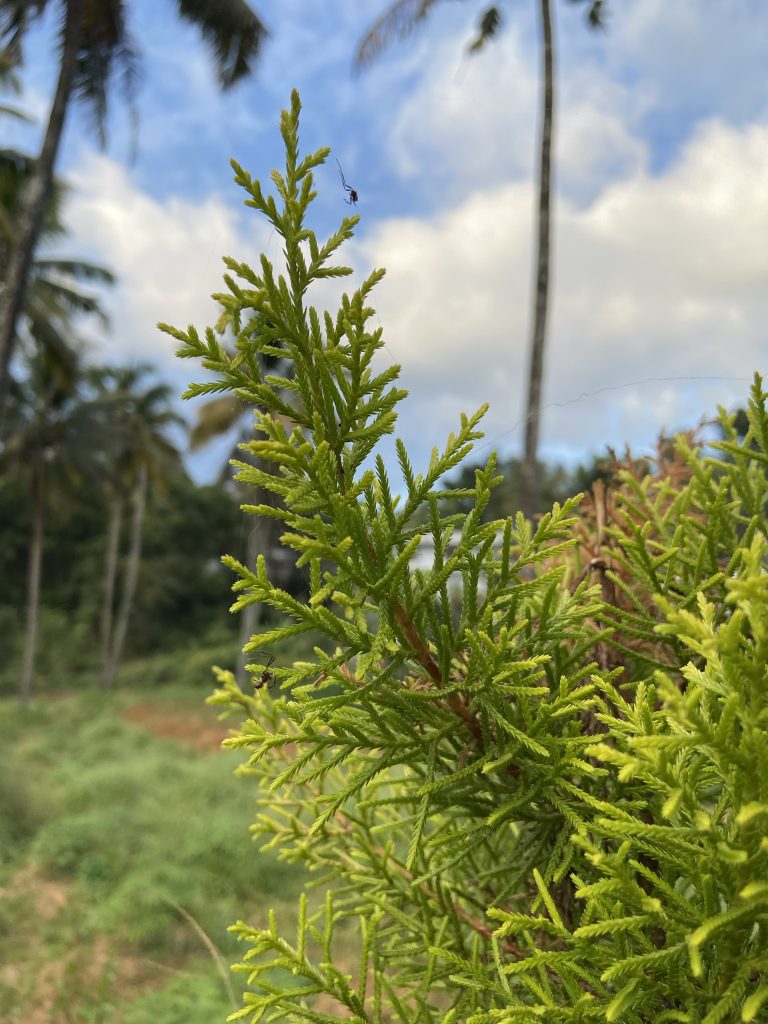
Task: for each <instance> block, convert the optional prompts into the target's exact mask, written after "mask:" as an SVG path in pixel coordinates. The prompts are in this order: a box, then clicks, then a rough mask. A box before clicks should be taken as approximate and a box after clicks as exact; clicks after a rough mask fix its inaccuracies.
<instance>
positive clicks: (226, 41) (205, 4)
mask: <svg viewBox="0 0 768 1024" xmlns="http://www.w3.org/2000/svg"><path fill="white" fill-rule="evenodd" d="M178 9H179V15H180V16H181V17H182V18H185V19H186V20H187V21H189V22H191V23H192V24H193V25H195V26H196V27H197V28H198V29H199V30H200V32H201V33H202V36H203V38H204V39H205V41H206V42H207V43H208V45H209V46H210V48H211V52H212V53H213V58H214V61H215V62H216V71H217V74H218V78H219V84H220V85H221V87H222V89H229V88H230V87H231V86H233V85H234V84H235V83H236V82H238V81H239V80H240V79H241V78H244V77H245V76H246V75H249V74H250V73H251V71H252V70H253V66H254V64H255V62H256V61H257V60H258V58H259V56H260V54H261V48H262V46H263V44H264V42H265V41H266V39H267V37H268V36H269V30H268V29H267V27H266V25H265V24H264V22H263V21H262V20H261V19H260V18H259V17H258V15H257V14H256V13H255V12H254V11H253V10H252V9H251V7H250V5H249V4H247V3H245V0H178Z"/></svg>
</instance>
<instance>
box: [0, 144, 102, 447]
mask: <svg viewBox="0 0 768 1024" xmlns="http://www.w3.org/2000/svg"><path fill="white" fill-rule="evenodd" d="M33 167H34V160H33V159H32V157H30V156H28V155H27V154H25V153H20V152H19V151H18V150H14V149H0V282H3V280H4V277H5V273H6V271H7V268H8V263H9V258H10V253H11V251H12V249H13V246H14V244H15V240H16V237H17V225H18V221H19V217H20V215H21V211H22V204H23V199H22V197H23V193H24V190H25V187H26V185H27V184H28V183H29V180H30V178H31V175H32V170H33ZM63 194H64V187H63V186H62V184H61V183H60V182H54V184H53V187H52V191H51V197H50V200H49V203H48V206H47V208H46V211H45V218H44V221H43V228H42V233H41V238H42V240H44V241H45V242H49V241H55V240H56V239H57V238H59V237H61V236H62V235H63V234H64V226H63V224H62V222H61V217H60V207H61V200H62V197H63ZM93 283H98V284H113V283H114V277H113V275H112V274H111V273H110V272H109V271H108V270H107V269H106V268H104V267H101V266H97V265H96V264H93V263H88V262H86V261H83V260H74V259H67V258H63V257H61V258H52V257H51V258H44V257H40V258H36V259H33V261H32V264H31V266H30V271H29V285H28V288H27V290H26V293H25V296H24V303H23V306H22V310H21V317H20V320H19V322H18V324H17V328H18V339H19V340H20V342H21V343H22V345H25V347H26V348H27V350H28V352H27V354H28V355H29V356H31V350H32V349H34V348H35V347H42V348H43V349H46V350H50V354H51V357H52V358H54V359H55V358H57V353H58V359H59V361H62V360H64V361H66V359H67V352H68V351H69V349H70V347H71V343H72V328H71V320H72V316H73V314H76V313H90V314H93V315H95V316H96V317H97V318H98V319H99V320H101V322H102V324H103V325H105V326H106V323H107V318H106V315H105V314H104V312H103V310H102V308H101V304H100V301H99V299H98V297H97V295H95V294H93V293H91V292H90V291H87V290H84V286H87V285H90V284H93ZM25 343H26V344H25ZM2 422H3V417H2V411H1V410H0V436H1V435H2Z"/></svg>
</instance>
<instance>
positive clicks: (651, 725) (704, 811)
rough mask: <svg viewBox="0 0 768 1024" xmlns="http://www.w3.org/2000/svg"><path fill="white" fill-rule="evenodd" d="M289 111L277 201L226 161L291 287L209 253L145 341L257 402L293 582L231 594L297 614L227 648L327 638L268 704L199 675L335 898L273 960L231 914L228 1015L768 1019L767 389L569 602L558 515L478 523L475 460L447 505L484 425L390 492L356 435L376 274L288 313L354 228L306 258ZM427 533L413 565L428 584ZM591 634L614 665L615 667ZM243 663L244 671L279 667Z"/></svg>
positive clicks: (387, 373) (756, 393)
mask: <svg viewBox="0 0 768 1024" xmlns="http://www.w3.org/2000/svg"><path fill="white" fill-rule="evenodd" d="M299 111H300V104H299V99H298V95H297V94H296V93H294V94H293V96H292V104H291V110H290V111H289V112H288V111H284V112H283V115H282V122H281V131H282V136H283V140H284V143H285V148H286V167H285V172H284V174H282V175H281V174H277V173H274V174H273V178H272V180H273V183H274V185H275V188H276V191H277V198H274V197H272V196H268V195H265V194H264V193H263V192H262V189H261V187H260V185H259V183H258V182H255V181H253V180H252V179H251V178H250V176H249V175H247V174H246V173H245V172H244V171H243V170H242V169H241V168H239V167H237V166H235V171H236V180H237V182H238V183H239V184H240V185H241V186H242V187H243V188H244V189H245V191H246V192H247V193H248V196H249V198H248V200H247V205H250V206H253V207H254V208H255V209H257V210H258V211H259V212H261V213H262V214H263V215H264V216H265V217H266V218H267V219H268V221H269V222H270V223H271V224H272V225H273V227H274V229H275V231H276V232H277V234H278V235H279V236H280V237H281V238H282V239H283V242H284V254H285V272H284V273H283V274H278V273H276V271H275V269H274V268H273V266H272V264H271V263H270V261H269V260H268V259H267V258H266V257H265V256H262V258H261V262H260V266H259V269H258V272H256V271H254V270H252V269H251V268H250V267H248V266H246V265H244V264H241V263H237V262H236V261H234V260H227V261H226V262H227V266H228V268H229V270H230V275H229V276H227V277H226V282H227V287H228V291H227V292H226V293H225V294H222V295H219V296H217V298H218V300H219V302H220V304H221V307H222V317H221V321H220V323H219V325H218V330H217V331H214V330H208V331H207V332H206V333H205V336H204V337H200V336H199V335H198V333H197V332H196V331H195V330H194V329H193V328H191V327H190V328H189V329H188V330H187V331H180V330H175V329H172V328H165V329H166V330H167V331H169V333H171V334H172V335H173V336H174V337H175V338H177V339H178V340H179V341H180V342H181V344H182V348H181V350H180V355H182V356H184V357H194V358H199V359H201V360H202V363H203V365H204V366H205V367H206V368H207V369H209V370H211V371H213V373H214V375H215V380H213V381H212V382H210V383H206V384H200V385H194V386H193V387H191V388H190V390H189V392H188V394H189V395H199V394H207V393H211V392H221V391H228V392H232V393H233V394H235V395H237V396H238V397H239V398H240V399H242V400H243V401H245V402H248V403H249V404H251V405H252V406H253V407H254V409H255V410H256V437H255V438H254V439H253V440H251V441H249V442H248V443H247V444H246V445H244V447H245V448H246V449H247V451H248V452H249V453H250V455H251V456H252V457H253V461H248V462H246V461H243V462H241V463H237V466H238V479H239V480H241V481H242V482H244V483H246V484H253V485H255V486H256V487H257V488H258V489H259V490H260V491H262V492H263V491H264V490H266V491H269V492H271V494H272V495H274V498H275V500H274V504H268V503H264V502H262V503H259V504H255V505H253V506H247V507H248V509H249V511H251V512H252V513H253V514H254V515H257V516H271V517H276V518H278V519H279V520H281V521H282V523H283V526H284V532H283V535H282V543H283V544H284V545H286V546H287V547H288V548H290V549H291V550H292V551H293V552H295V555H296V558H297V561H298V563H299V564H300V565H305V566H307V567H308V574H309V586H310V597H309V600H308V601H307V602H302V601H300V600H297V599H296V598H295V597H293V596H292V595H290V594H289V593H287V592H285V591H283V590H281V589H279V588H278V587H276V586H274V585H273V584H272V583H271V582H270V579H269V577H268V573H267V570H266V566H265V563H264V559H263V558H262V559H260V560H259V563H258V565H257V566H256V567H255V569H253V570H252V569H251V568H249V567H248V566H245V565H241V564H240V563H238V562H236V561H235V560H234V559H231V558H227V559H226V562H227V564H228V565H229V566H231V568H232V569H233V570H234V571H235V573H236V574H237V576H238V581H237V583H236V584H235V590H236V591H237V592H238V595H239V596H238V598H237V601H236V603H235V606H234V607H235V608H242V607H244V606H245V605H246V604H248V603H249V602H263V603H264V604H266V605H269V606H271V607H272V608H274V609H276V610H277V611H278V612H280V613H281V615H282V621H283V622H284V623H285V624H283V625H279V626H277V627H275V628H271V629H267V630H266V631H265V632H263V633H261V634H260V635H258V636H255V637H253V638H252V640H251V643H250V644H249V649H250V650H257V649H259V650H260V649H263V648H265V647H269V646H271V645H274V648H273V649H274V650H275V651H277V652H279V650H280V643H281V641H283V640H286V639H287V638H289V637H292V636H295V635H297V634H300V633H304V632H307V631H310V630H311V631H317V632H318V633H320V634H322V635H323V636H324V637H326V638H327V641H328V643H327V644H326V645H325V647H324V649H323V650H321V649H320V648H318V649H316V650H315V656H314V658H313V659H312V660H309V661H305V662H298V663H295V664H294V665H293V666H292V667H288V668H281V669H276V670H270V671H274V672H275V676H276V679H277V681H279V682H280V684H281V688H280V690H276V689H273V690H270V688H269V687H267V686H263V687H260V688H257V690H256V691H255V692H254V694H253V695H249V694H244V693H241V692H240V690H239V689H238V688H237V686H236V685H235V683H234V680H233V678H232V676H231V675H230V674H229V673H225V672H220V673H219V680H220V684H221V688H220V689H219V690H218V691H217V692H216V694H215V696H214V698H212V699H213V701H214V702H215V703H218V704H221V705H223V706H224V707H227V708H229V709H234V710H236V711H237V710H243V711H245V713H246V717H245V721H244V724H243V725H242V728H241V729H240V731H239V732H238V733H237V735H235V736H234V737H233V738H232V739H231V740H229V741H227V743H228V745H229V746H232V747H236V748H239V747H242V748H243V749H244V750H246V751H248V755H249V756H248V761H247V764H246V765H245V766H244V769H243V770H244V772H246V773H252V774H254V775H255V776H256V777H257V778H258V779H259V780H260V782H261V790H260V793H261V796H260V804H261V810H260V813H259V815H258V818H257V820H256V823H255V825H254V832H255V834H256V836H257V837H260V838H261V839H262V840H263V841H264V845H266V846H268V847H272V848H275V849H277V850H278V851H279V852H280V854H281V856H283V857H285V858H287V859H288V860H292V861H296V862H300V863H303V864H305V865H307V866H308V867H309V868H310V869H311V870H312V871H313V872H314V874H315V878H316V880H317V884H319V885H327V886H328V887H329V888H328V896H327V899H326V902H325V904H324V905H323V904H321V905H319V909H314V910H310V909H308V906H307V901H306V900H304V899H302V901H301V905H300V908H299V915H298V917H299V923H298V933H297V935H296V937H295V939H291V940H289V939H287V938H285V937H284V935H283V934H282V932H281V930H280V928H279V926H278V924H277V922H276V921H275V920H274V919H273V918H272V917H270V919H269V921H268V922H267V923H266V925H265V926H258V927H256V926H249V925H246V924H243V923H240V924H238V925H236V926H235V930H236V931H237V933H238V934H239V935H240V937H241V938H242V939H243V941H244V942H246V943H247V944H248V946H249V949H248V952H247V953H246V955H245V957H244V960H243V963H242V964H240V965H239V967H238V969H240V970H241V971H243V972H244V973H245V975H246V977H247V991H246V992H245V995H244V1005H243V1008H242V1010H240V1011H239V1012H238V1013H236V1014H234V1015H233V1017H232V1018H230V1019H232V1020H235V1019H246V1020H252V1021H260V1020H262V1019H264V1020H271V1021H283V1020H291V1021H294V1020H295V1021H313V1022H317V1024H330V1022H334V1021H340V1020H354V1021H359V1022H370V1024H374V1022H375V1024H379V1022H384V1021H393V1022H394V1021H402V1022H409V1024H416V1022H437V1021H443V1022H445V1024H458V1022H464V1021H467V1022H471V1024H495V1022H510V1024H511V1022H521V1024H523V1022H525V1024H528V1022H534V1021H535V1022H541V1021H546V1022H559V1021H564V1022H565V1021H568V1022H584V1024H586V1022H596V1021H620V1022H623V1024H641V1022H642V1024H645V1022H654V1024H664V1022H672V1021H676V1022H687V1024H718V1022H722V1021H734V1022H735V1021H740V1020H741V1021H761V1020H762V1021H765V1020H768V1017H767V1016H766V1013H768V737H767V736H766V726H768V706H767V697H768V668H767V667H766V666H767V664H768V584H767V583H766V580H767V579H768V577H767V576H766V564H767V562H768V553H767V552H768V548H767V545H768V531H767V529H766V495H767V494H768V485H767V484H766V464H768V414H767V413H766V408H765V398H766V396H765V394H764V392H763V390H762V384H761V381H760V380H759V379H758V378H756V381H755V385H754V388H753V392H752V401H751V404H750V423H751V427H750V431H749V433H748V435H747V437H746V438H745V439H743V440H741V441H739V440H738V439H737V438H736V436H735V432H734V430H733V427H732V424H731V423H730V421H728V419H727V418H724V420H723V422H724V424H725V428H726V433H727V436H726V440H725V441H724V442H723V443H721V444H720V445H719V455H718V457H717V458H705V457H704V455H703V454H702V452H700V451H694V450H690V449H684V448H683V447H681V451H682V452H683V455H684V457H685V458H686V459H687V460H688V462H689V464H690V465H691V467H692V477H691V479H690V481H689V482H688V483H687V484H686V485H685V486H684V487H683V488H682V489H679V490H675V488H674V487H672V485H671V484H670V485H668V486H667V485H665V486H664V487H661V488H659V487H657V488H656V489H655V490H654V489H653V488H651V487H650V485H646V484H638V486H637V492H636V493H634V494H632V495H631V496H630V497H628V498H627V499H626V500H627V502H628V505H629V506H631V508H630V511H632V510H634V511H636V512H638V515H634V517H633V516H630V517H628V518H627V520H626V522H628V523H629V522H639V521H640V519H642V521H643V522H644V523H645V524H646V525H644V526H639V525H638V526H637V527H636V528H632V529H630V528H627V530H626V531H625V532H623V533H622V532H621V530H620V529H619V528H618V527H617V528H615V530H614V533H615V537H614V540H615V550H616V551H617V552H619V553H620V559H621V560H622V561H621V566H620V568H621V572H614V573H613V578H614V582H615V584H616V586H617V587H620V588H623V589H624V591H625V597H626V600H625V601H624V602H623V603H617V604H616V605H609V604H606V603H604V602H603V600H602V599H601V591H600V588H599V587H592V586H590V585H589V584H588V582H587V580H586V579H584V580H583V581H581V582H578V581H576V582H574V581H573V575H574V573H573V570H572V568H571V566H572V561H571V562H569V560H568V551H569V548H571V547H572V546H573V545H574V543H575V534H574V527H575V525H576V523H577V513H576V509H577V506H578V503H579V499H578V498H575V499H573V500H571V501H569V502H566V503H565V504H564V505H563V506H562V507H560V506H557V505H556V506H555V507H554V509H553V511H552V512H551V513H550V514H548V515H545V516H544V517H543V518H542V519H541V520H540V521H539V523H538V525H537V526H536V528H535V530H534V529H532V528H531V526H530V525H529V524H528V523H527V522H526V521H525V520H524V519H523V518H522V517H521V516H518V517H516V518H514V519H512V518H510V519H506V520H501V521H495V522H491V523H486V522H483V521H482V512H483V509H484V508H485V507H486V505H487V502H488V498H489V495H490V492H491V490H492V488H493V487H494V486H496V485H497V483H498V482H499V478H498V477H497V476H496V475H495V470H494V458H493V456H492V457H491V458H490V459H489V461H488V464H487V466H486V467H485V468H483V469H481V470H478V471H477V473H476V479H475V486H474V487H473V488H471V489H469V490H467V489H464V490H446V489H445V488H444V487H441V483H440V481H441V478H443V477H444V475H445V474H446V473H447V472H448V471H449V470H451V469H453V468H454V467H455V466H456V465H457V464H458V463H459V462H460V461H461V460H462V459H463V458H465V457H466V456H467V455H468V454H469V452H470V451H471V448H472V443H473V441H474V440H476V439H477V438H478V437H480V436H481V435H480V433H479V431H478V429H477V428H478V422H479V420H480V418H481V415H482V410H481V411H480V412H479V413H477V414H475V415H474V416H472V417H462V419H461V424H460V426H459V429H458V431H457V433H456V434H455V435H453V434H452V435H451V436H450V437H449V438H448V440H447V442H446V444H445V447H444V449H443V450H442V452H439V451H437V450H435V451H434V452H433V455H432V458H431V460H430V463H429V466H428V467H427V469H426V470H425V471H424V472H423V473H419V474H417V473H416V472H415V471H414V469H413V468H412V466H411V464H410V462H409V459H408V455H407V453H406V451H405V448H404V447H403V445H402V444H401V443H400V442H397V453H398V459H399V464H400V470H401V473H402V480H401V481H398V482H397V484H396V485H395V486H393V484H392V483H391V481H390V480H389V478H388V475H387V472H386V468H385V463H384V461H383V459H382V458H381V455H380V453H377V450H376V448H377V444H378V443H379V441H380V440H381V439H382V438H383V437H384V435H386V434H389V433H391V432H392V431H393V430H394V426H395V418H396V414H395V409H396V405H397V403H398V402H399V401H401V400H402V398H403V397H404V392H402V391H400V390H398V389H397V388H396V387H395V381H396V379H397V375H398V368H397V367H394V366H383V367H382V365H380V363H379V361H378V360H377V359H376V354H377V352H378V351H379V350H380V349H381V347H382V341H381V329H380V328H377V329H371V325H370V320H371V316H372V314H373V310H372V309H371V308H370V307H369V305H367V303H368V302H369V300H370V293H371V289H372V288H373V287H374V285H375V284H376V283H377V282H378V281H379V280H380V278H381V276H382V272H381V271H375V272H374V273H373V274H371V276H370V277H369V278H368V279H367V280H366V281H365V282H364V283H363V284H362V285H361V286H360V288H358V289H357V290H356V291H355V292H354V293H353V294H352V296H351V297H350V296H347V295H344V296H343V298H342V300H341V305H340V308H339V310H338V312H337V313H336V315H335V317H333V316H331V315H329V314H328V313H324V314H322V315H321V314H320V313H318V312H317V310H316V309H315V308H314V307H312V306H311V305H308V304H307V301H306V296H307V292H308V289H309V288H310V287H311V286H312V284H313V283H314V282H315V281H317V280H320V279H322V278H325V277H337V276H343V275H348V274H350V273H351V271H350V270H349V269H348V268H346V267H342V266H336V265H334V264H332V263H331V260H332V258H334V256H335V253H336V250H337V249H338V248H339V246H340V245H341V244H342V242H343V241H345V240H346V239H347V238H349V237H350V236H351V234H352V229H353V227H354V225H355V223H356V222H357V218H356V217H349V218H345V219H344V220H343V222H342V224H341V227H340V228H339V230H338V232H337V233H336V234H334V235H333V236H332V237H331V238H329V239H328V241H327V242H325V243H324V244H322V245H320V244H319V243H318V241H317V239H316V238H315V235H314V233H313V232H312V231H311V230H310V229H309V228H307V227H306V223H305V217H306V213H307V210H308V207H309V205H310V203H311V202H312V200H313V198H314V196H315V193H314V192H313V179H312V169H313V168H315V167H317V166H318V165H319V164H321V163H322V162H323V161H324V159H325V157H326V156H327V154H328V150H326V149H323V150H320V151H318V152H317V153H315V154H313V155H312V156H309V157H305V158H303V159H302V158H300V156H299V151H298V123H299ZM224 331H230V332H231V333H232V335H233V336H234V339H235V351H234V355H233V354H231V353H230V352H229V351H228V350H227V348H226V346H225V344H224V342H223V340H222V333H223V332H224ZM266 357H273V359H274V360H279V363H277V365H278V366H279V367H280V371H279V372H276V373H274V374H268V373H266V372H265V371H264V369H263V366H264V361H265V358H266ZM681 446H682V442H681ZM457 498H462V499H467V498H469V499H471V501H472V503H473V507H472V509H471V511H469V512H468V513H465V512H460V511H456V509H457V507H458V506H457V504H456V499H457ZM671 510H672V511H671ZM425 538H426V539H427V540H428V542H429V544H430V550H432V551H433V564H432V566H431V568H429V569H428V570H416V569H414V568H413V567H412V562H413V557H414V554H415V552H416V550H417V548H419V547H420V546H422V541H423V539H425ZM628 581H629V582H628ZM632 581H635V582H636V591H637V592H635V586H634V585H633V582H632ZM640 593H642V595H643V597H642V600H641V599H640V597H639V596H638V595H639V594H640ZM649 595H650V598H649ZM605 645H608V646H610V647H611V649H612V650H613V651H615V652H618V654H619V655H620V656H621V657H624V656H626V657H625V661H624V663H623V664H622V665H620V666H619V667H617V668H614V669H612V670H610V671H609V670H608V669H607V668H606V667H605V661H604V660H602V659H600V658H598V656H597V654H596V652H597V651H598V650H599V649H601V648H602V647H604V646H605ZM614 664H615V662H614ZM600 665H602V666H603V667H602V668H601V667H600ZM251 669H252V671H253V672H254V678H255V681H256V683H257V684H258V683H260V682H261V681H262V679H263V673H265V672H267V671H268V670H267V669H266V667H265V665H264V664H261V663H260V664H255V665H253V666H251ZM331 893H332V895H331ZM312 906H316V904H314V903H313V904H312ZM350 949H351V950H352V951H353V952H352V953H350ZM318 997H321V1001H320V1002H319V1003H318V1002H317V999H318Z"/></svg>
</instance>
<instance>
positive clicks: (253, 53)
mask: <svg viewBox="0 0 768 1024" xmlns="http://www.w3.org/2000/svg"><path fill="white" fill-rule="evenodd" d="M52 5H53V0H0V43H2V44H4V46H5V48H6V54H7V55H8V56H9V57H10V59H11V60H13V61H14V62H16V63H19V62H20V61H21V59H22V43H23V40H24V36H25V34H26V31H27V29H28V28H29V26H30V24H31V23H32V22H33V21H34V20H35V19H36V18H39V17H40V16H41V15H42V14H44V12H45V11H46V10H47V8H48V7H49V6H52ZM58 6H59V8H60V11H61V29H60V33H59V74H58V80H57V84H56V90H55V93H54V97H53V102H52V104H51V110H50V115H49V118H48V125H47V129H46V132H45V137H44V139H43V144H42V148H41V150H40V155H39V157H38V158H37V161H36V163H35V169H34V173H33V174H32V177H31V179H30V182H29V187H28V189H27V192H26V198H25V203H24V208H23V211H22V215H21V216H20V218H19V222H18V235H17V240H16V245H15V246H14V248H13V252H12V254H11V257H10V260H9V264H8V267H7V271H6V275H5V287H4V288H3V291H2V294H0V417H1V416H2V409H3V406H4V404H5V397H6V394H7V389H8V375H9V369H10V362H11V357H12V355H13V349H14V344H15V340H16V323H17V321H18V318H19V316H20V314H21V310H22V307H23V304H24V295H25V292H26V289H27V284H28V280H29V272H30V267H31V264H32V257H33V254H34V252H35V248H36V246H37V242H38V239H39V237H40V232H41V230H42V226H43V221H44V217H45V208H46V205H47V203H48V201H49V197H50V193H51V185H52V182H53V172H54V167H55V164H56V158H57V155H58V151H59V144H60V141H61V135H62V130H63V128H64V121H65V118H66V114H67V110H68V108H69V105H70V101H71V99H72V97H73V96H78V97H79V98H82V99H83V100H85V101H86V102H87V103H88V104H89V105H90V106H91V107H92V109H93V111H94V113H95V115H96V124H97V128H98V130H99V135H100V139H101V141H102V142H103V141H104V134H105V124H106V115H107V99H108V94H109V86H110V84H111V78H112V74H113V72H114V70H115V67H116V66H117V67H118V68H119V69H121V70H122V71H123V72H124V79H123V80H124V83H125V87H126V89H127V94H128V98H129V100H130V98H131V96H132V94H133V83H134V81H135V71H136V63H137V53H136V51H135V50H134V48H133V42H132V38H131V34H130V31H129V28H128V24H127V18H126V10H125V6H126V5H125V4H124V3H116V2H115V0H59V3H58ZM176 6H177V10H178V14H179V17H181V18H183V19H186V20H187V21H191V22H193V23H194V24H195V25H196V26H197V27H198V28H199V29H200V31H201V33H202V35H203V37H204V39H205V40H206V42H207V43H209V45H210V47H211V49H212V51H213V57H214V61H215V64H216V69H217V71H218V78H219V83H220V85H221V87H222V88H223V89H228V88H229V87H231V86H232V85H234V84H235V83H236V82H237V81H239V80H240V79H241V78H243V77H244V76H245V75H247V74H249V73H250V72H251V70H252V65H253V62H254V61H255V60H256V59H257V58H258V55H259V52H260V50H261V46H262V43H263V42H264V40H265V39H266V36H267V30H266V28H265V26H264V24H263V23H262V21H261V20H260V19H259V18H258V17H257V15H256V14H255V13H254V12H253V11H252V10H251V8H250V7H249V5H248V4H247V3H246V2H245V0H177V4H176Z"/></svg>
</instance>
